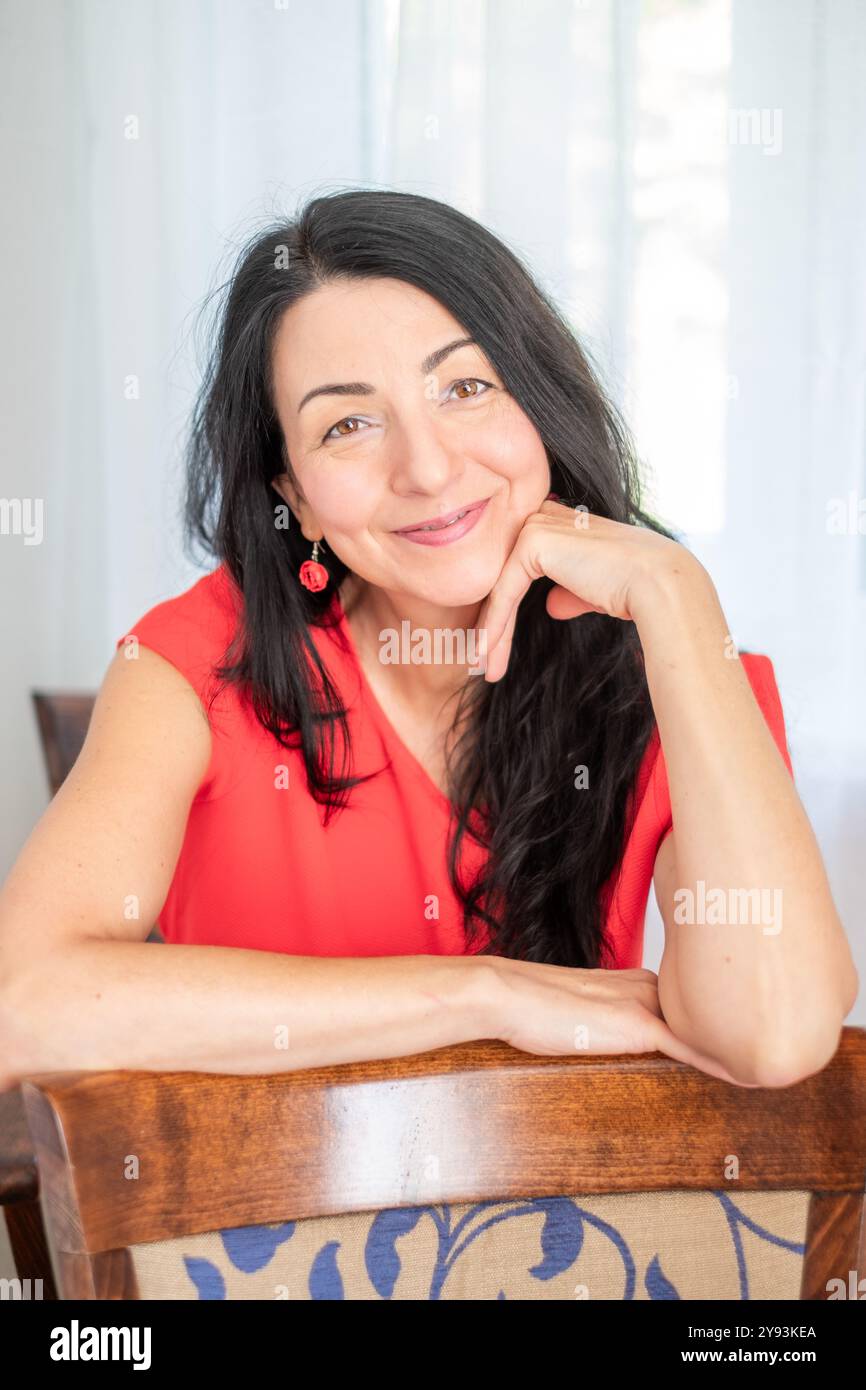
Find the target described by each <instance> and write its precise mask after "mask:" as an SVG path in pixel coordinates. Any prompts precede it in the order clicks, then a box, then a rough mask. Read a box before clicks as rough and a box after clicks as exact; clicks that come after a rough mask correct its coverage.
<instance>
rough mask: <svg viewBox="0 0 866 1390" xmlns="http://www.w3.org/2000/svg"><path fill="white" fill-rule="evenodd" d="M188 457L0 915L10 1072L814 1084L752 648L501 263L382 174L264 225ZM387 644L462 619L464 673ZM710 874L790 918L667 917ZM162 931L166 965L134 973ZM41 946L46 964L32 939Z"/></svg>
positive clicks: (536, 304) (840, 971) (768, 731)
mask: <svg viewBox="0 0 866 1390" xmlns="http://www.w3.org/2000/svg"><path fill="white" fill-rule="evenodd" d="M188 463H189V470H188V494H187V504H186V525H187V539H188V542H189V546H190V551H191V553H193V552H195V551H196V550H197V548H198V547H199V546H203V548H204V551H205V554H206V555H207V557H209V559H210V560H211V561H216V566H215V568H213V569H212V570H211V572H210V573H209V574H207V575H205V576H204V577H203V578H202V579H200V580H199V581H198V582H197V583H196V584H195V585H193V586H192V587H191V588H190V589H188V590H187V591H186V592H185V593H183V594H180V595H178V596H177V597H175V598H172V599H169V600H167V601H166V602H164V603H161V604H158V605H157V606H156V607H155V608H152V609H151V610H149V612H147V613H146V614H145V615H143V616H142V617H141V619H140V620H139V621H138V622H137V623H135V624H134V626H133V627H132V629H131V630H130V631H129V632H128V633H125V634H122V635H121V636H120V637H119V638H118V642H117V646H118V653H117V655H116V657H115V660H114V662H113V663H112V666H111V667H110V669H109V672H108V674H107V676H106V679H105V682H104V685H103V688H102V690H101V692H100V696H99V698H98V700H97V706H96V710H95V712H94V719H93V722H92V725H91V731H90V734H89V735H88V741H87V743H86V745H85V749H84V751H83V753H82V757H81V759H80V760H79V763H78V764H77V765H76V768H75V769H74V770H73V774H72V776H71V777H70V779H68V782H67V784H65V786H64V788H63V789H62V791H61V794H60V796H59V797H58V798H57V800H56V802H55V803H53V805H52V808H51V809H50V812H49V815H48V816H47V817H46V818H45V821H44V823H40V826H39V827H37V831H36V832H35V833H34V837H32V841H31V842H28V846H27V847H25V851H24V852H23V854H22V857H21V859H20V861H19V863H18V864H17V865H16V867H15V870H14V871H13V875H12V877H11V879H10V882H9V884H8V885H7V888H6V889H5V890H4V894H3V896H2V899H0V967H2V965H3V963H4V960H5V961H6V962H7V963H11V962H13V961H16V960H20V959H24V958H25V957H26V959H27V960H28V961H30V962H31V964H30V965H29V966H27V967H21V966H19V967H18V968H17V969H12V968H10V969H9V970H8V972H7V978H8V979H10V980H12V983H11V984H7V986H6V991H5V996H6V998H11V999H13V1000H14V1007H9V1008H7V1009H6V1010H5V1016H6V1017H12V1018H13V1019H17V1020H19V1023H18V1026H17V1030H16V1031H15V1034H14V1037H13V1036H11V1034H10V1035H9V1049H10V1052H11V1053H12V1054H13V1055H15V1056H17V1057H19V1058H23V1059H24V1067H25V1069H30V1070H34V1069H35V1070H42V1069H45V1068H46V1067H48V1068H49V1069H50V1067H51V1066H52V1065H54V1064H56V1063H57V1062H58V1061H60V1060H62V1062H63V1064H64V1065H70V1064H73V1065H75V1064H81V1062H82V1059H83V1058H86V1059H88V1061H87V1064H89V1065H96V1066H100V1065H111V1066H133V1067H134V1066H136V1065H138V1066H141V1065H145V1066H147V1065H151V1066H159V1067H163V1068H175V1067H179V1068H182V1069H183V1068H189V1067H195V1066H199V1067H201V1068H202V1069H209V1070H210V1069H213V1070H239V1071H261V1070H263V1069H271V1070H277V1069H285V1068H286V1067H304V1066H312V1065H319V1064H324V1063H327V1062H337V1061H345V1060H357V1059H360V1058H365V1057H371V1058H379V1057H387V1056H395V1055H405V1054H407V1053H411V1052H413V1051H423V1050H426V1049H428V1048H430V1047H436V1046H442V1045H444V1044H445V1043H447V1042H452V1041H458V1040H460V1039H465V1038H474V1037H498V1038H503V1039H506V1040H507V1041H509V1042H512V1043H513V1045H515V1046H517V1047H521V1048H523V1049H525V1050H526V1051H530V1052H538V1053H547V1054H560V1055H561V1054H568V1053H570V1052H574V1051H575V1050H576V1049H588V1050H589V1051H592V1052H597V1053H622V1052H646V1051H654V1050H662V1051H664V1052H667V1053H668V1054H669V1055H670V1056H672V1057H676V1058H677V1059H679V1060H681V1061H685V1062H689V1063H691V1064H693V1065H696V1066H700V1067H702V1068H704V1069H705V1070H707V1071H710V1072H712V1073H713V1074H714V1075H717V1076H721V1077H724V1078H725V1079H727V1080H729V1081H735V1082H738V1083H740V1084H744V1085H754V1084H787V1082H788V1081H789V1080H791V1079H794V1077H795V1075H796V1074H803V1073H804V1072H808V1071H809V1070H814V1069H817V1068H818V1067H820V1066H822V1065H823V1064H824V1063H825V1062H826V1061H827V1060H828V1058H829V1056H830V1055H831V1054H832V1052H833V1050H834V1049H835V1044H836V1041H837V1039H838V1032H839V1028H840V1026H841V1021H842V1018H843V1017H844V1014H845V1012H846V1011H847V1009H848V1008H850V1007H851V1003H852V1002H853V996H852V989H853V988H854V985H855V982H856V977H855V976H854V974H853V966H852V964H851V959H850V952H849V951H848V947H847V942H846V940H845V936H844V932H843V931H842V928H841V924H840V923H839V922H838V919H837V918H836V916H835V912H834V909H833V904H832V899H831V897H830V893H829V888H828V886H827V884H826V878H825V876H824V874H823V866H822V865H821V860H820V855H819V853H818V851H817V847H816V846H815V844H814V837H812V835H811V830H810V828H809V826H808V822H807V821H806V819H805V815H804V813H803V811H802V807H801V806H800V804H799V800H798V798H797V796H796V792H795V790H794V788H793V782H792V779H791V771H792V769H791V764H790V760H789V758H788V752H787V747H786V744H785V733H784V722H783V718H782V709H781V703H780V700H779V696H778V691H777V689H776V686H775V681H774V679H773V672H772V666H771V663H770V662H769V660H768V658H766V657H758V656H750V655H748V654H743V655H742V656H741V654H739V653H737V652H736V650H732V649H731V643H730V639H729V637H728V634H727V631H726V623H725V621H724V615H723V614H722V613H721V610H720V608H719V605H718V600H717V597H716V595H715V591H714V589H713V586H712V583H711V581H710V579H709V576H708V575H707V574H706V572H705V571H704V570H703V569H702V567H701V566H700V565H699V564H698V563H697V561H696V560H695V559H694V558H693V557H692V556H691V555H690V554H689V553H688V552H687V551H686V550H685V549H684V547H683V546H681V545H680V544H678V543H677V541H676V540H675V539H674V537H673V536H671V535H670V534H669V533H668V532H666V531H665V530H664V529H663V528H662V527H661V526H659V525H658V523H656V522H655V521H654V520H653V519H652V518H650V517H649V516H647V515H646V514H645V513H644V512H643V511H642V509H641V506H640V498H639V488H638V480H637V469H636V466H635V458H634V452H633V449H632V446H631V444H630V442H629V439H628V435H627V432H626V430H625V428H624V426H623V424H622V422H621V421H620V420H619V418H618V416H617V414H616V412H615V410H614V408H613V406H612V405H611V404H610V403H609V402H608V401H607V399H606V398H605V396H604V394H603V392H602V391H601V389H600V387H599V385H598V383H597V382H596V380H595V377H594V375H593V372H592V370H591V368H590V366H589V363H588V361H587V359H586V357H585V355H584V353H583V352H582V350H581V348H580V346H579V344H578V343H577V342H576V340H575V338H574V336H573V334H572V333H571V331H570V330H569V328H568V327H567V325H566V324H565V323H564V321H563V319H562V318H561V317H560V315H559V314H558V312H557V310H556V309H555V307H554V306H553V305H552V304H551V303H550V302H549V300H548V299H547V298H546V297H545V296H544V295H543V294H542V293H541V291H540V290H539V289H538V287H537V286H536V285H535V283H534V281H533V279H532V277H531V276H530V274H529V273H528V271H527V270H526V269H525V268H524V266H523V265H522V264H521V263H520V261H519V260H518V259H517V258H516V257H515V256H514V255H513V254H512V253H511V252H510V251H509V250H508V248H507V247H506V246H505V245H503V243H502V242H501V241H500V240H498V239H497V238H496V237H494V236H493V235H492V234H491V233H490V232H488V231H487V230H486V229H485V228H483V227H482V226H480V225H479V224H478V223H477V222H475V221H473V220H471V219H470V218H468V217H466V216H464V215H463V214H461V213H460V212H458V211H456V210H455V209H454V208H451V207H448V206H447V205H445V204H442V203H438V202H435V201H433V200H431V199H427V198H422V197H417V196H415V195H412V194H405V193H395V192H381V191H352V192H346V193H340V194H334V195H331V196H328V197H320V198H315V199H313V200H312V201H311V202H310V203H308V205H307V206H306V207H305V208H304V209H303V210H302V211H301V213H300V215H299V216H298V217H297V218H296V219H295V220H293V221H291V222H288V223H278V224H276V225H274V226H272V227H270V228H268V229H267V230H266V231H264V232H262V233H260V234H258V235H257V236H256V237H255V238H254V239H253V240H252V241H251V242H250V244H249V245H248V246H247V247H245V248H244V250H243V251H242V253H241V255H240V257H239V260H238V263H237V266H236V268H235V272H234V274H233V276H232V277H231V280H230V282H229V285H228V287H227V294H226V297H225V300H224V302H223V304H222V305H221V319H220V323H219V331H218V333H217V334H216V335H215V338H214V349H213V357H212V360H211V362H210V364H209V366H208V370H207V372H206V376H205V380H204V384H203V386H202V389H201V393H200V396H199V399H198V402H197V406H196V410H195V415H194V419H193V423H192V432H191V439H190V444H189V454H188ZM287 517H288V519H289V524H288V525H286V524H285V522H286V519H287ZM311 562H313V564H314V566H320V567H321V568H314V571H313V577H312V578H311V576H310V569H309V566H310V563H311ZM404 623H408V624H409V628H410V630H411V632H412V633H413V634H418V633H420V634H421V636H422V638H423V637H424V636H426V637H428V638H432V637H433V636H434V635H435V634H437V633H441V632H442V631H447V632H449V633H454V632H457V633H459V634H462V635H463V636H464V637H468V636H469V635H470V634H471V635H473V636H474V635H476V634H477V635H479V636H480V638H482V639H483V640H485V641H486V643H487V650H486V659H485V661H484V662H482V664H481V671H480V673H479V666H478V664H477V662H475V660H474V657H473V655H472V653H474V650H475V649H474V645H473V644H470V643H468V642H466V643H465V644H464V646H463V647H462V650H463V651H464V652H465V653H466V658H467V659H466V660H465V661H456V662H455V661H453V660H449V661H447V662H444V661H437V660H432V661H429V662H423V661H422V662H418V661H416V660H414V659H413V660H411V661H409V662H401V661H396V662H395V661H394V660H393V659H391V656H390V655H389V656H388V657H387V658H386V659H383V644H384V642H386V641H387V639H388V635H389V634H391V633H393V632H394V631H397V630H402V625H403V624H404ZM422 649H423V650H428V651H433V652H435V651H441V650H442V648H441V646H438V645H437V644H436V643H435V642H432V643H427V645H426V646H424V644H423V643H422ZM388 650H389V652H390V650H391V648H390V647H389V648H388ZM413 650H414V648H413ZM482 650H483V646H482ZM663 841H664V843H662V842H663ZM660 847H661V848H660ZM82 866H85V867H84V872H83V873H82ZM654 872H655V874H656V887H657V892H658V894H659V897H660V901H661V902H662V904H663V911H664V914H665V920H666V927H667V929H668V933H669V936H668V941H667V944H666V954H665V960H664V961H663V970H662V972H660V976H659V979H658V980H657V979H656V977H655V976H654V975H653V974H652V972H650V971H646V970H643V969H641V968H640V964H641V955H642V936H643V922H644V912H645V908H646V902H647V897H648V893H649V888H650V885H651V883H652V881H653V874H654ZM698 879H701V880H704V881H706V882H707V883H709V884H710V885H711V886H712V888H713V889H719V888H722V889H724V890H726V891H737V890H738V889H739V888H741V887H750V886H752V880H757V884H758V886H759V887H767V888H774V889H776V888H777V889H779V890H780V892H781V895H782V899H783V900H784V906H785V930H784V931H783V932H781V933H779V934H775V935H772V936H770V935H765V934H761V933H760V927H759V926H755V927H748V926H747V927H743V926H741V925H738V926H737V927H736V929H735V931H736V936H732V935H731V934H730V932H728V931H727V928H726V927H719V928H717V929H713V930H711V931H710V932H708V931H707V928H706V926H702V927H701V928H700V929H698V930H697V931H695V930H691V929H690V928H689V927H687V926H686V927H684V926H683V924H682V922H681V920H679V919H677V920H676V922H675V920H674V915H673V912H672V911H671V909H670V903H671V901H672V900H673V898H674V895H675V893H676V891H677V890H678V889H679V888H681V887H682V886H686V887H688V886H689V885H692V884H694V883H695V882H696V881H697V880H698ZM46 885H47V887H46ZM52 885H54V886H53V887H52ZM70 885H73V887H72V889H70ZM130 895H132V897H134V899H135V904H136V912H135V913H132V914H131V915H126V913H124V916H123V920H122V921H120V920H119V919H118V907H117V904H118V903H121V902H122V903H124V904H125V903H126V902H127V900H128V898H129V897H130ZM49 900H50V901H49ZM157 916H158V917H159V922H160V925H161V927H162V929H163V933H164V935H165V937H166V940H167V941H168V942H169V943H170V944H172V945H174V946H176V947H181V948H182V949H181V950H180V951H177V950H176V951H170V952H165V953H154V952H152V951H147V950H146V949H145V947H144V945H143V944H142V943H143V940H144V937H145V936H146V935H147V932H148V931H149V930H150V927H151V926H152V925H153V922H154V920H155V919H156V917H157ZM35 921H39V922H40V923H51V924H52V925H51V927H50V928H49V927H47V926H43V927H42V928H41V930H42V931H43V935H44V936H45V937H46V939H45V941H44V942H43V944H44V946H45V947H46V949H45V950H44V951H43V952H41V953H40V952H36V953H34V952H33V951H32V949H31V950H28V951H27V952H26V953H25V952H23V951H17V950H16V945H17V944H19V943H20V942H21V940H22V939H23V938H24V937H25V936H27V938H28V940H29V941H30V942H31V946H32V934H33V930H34V922H35ZM82 922H85V923H86V924H87V926H86V928H84V929H82V927H81V925H80V924H81V923H82ZM46 933H48V934H49V935H50V939H49V936H47V935H46ZM750 933H751V934H750ZM130 937H131V938H133V939H134V942H135V944H130V940H129V938H130ZM183 948H196V949H194V950H193V951H192V957H194V959H193V958H191V957H190V955H189V951H188V950H184V949H183ZM201 948H208V949H206V950H205V951H204V952H202V950H201ZM131 949H134V950H136V951H138V952H139V957H138V958H137V959H136V961H135V962H130V958H129V954H128V953H129V951H130V950H131ZM142 952H144V955H143V956H142V954H141V953H142ZM155 955H156V956H158V957H159V959H158V960H155V959H154V956H155ZM326 958H327V959H326ZM370 958H376V960H375V961H371V959H370ZM45 959H48V961H49V966H48V967H45V966H44V964H43V961H44V960H45ZM34 960H38V961H39V962H40V965H39V968H38V969H37V968H36V967H35V966H34V965H33V964H32V962H33V961H34ZM133 965H134V968H132V967H133ZM0 978H2V970H0ZM169 986H171V987H172V988H173V998H174V1001H175V1004H174V1007H173V1009H172V1010H168V1011H162V1010H161V1008H160V1005H161V1002H162V999H163V997H164V992H165V989H166V987H169ZM662 986H663V988H662ZM94 988H95V989H96V991H97V995H96V997H97V998H98V999H99V1000H100V1006H99V1009H98V1010H97V1011H96V1013H95V1015H93V1016H88V1015H87V1014H83V1013H82V1011H81V1009H80V1002H81V1001H80V996H82V995H84V996H86V997H88V998H89V997H90V992H91V991H92V990H93V989H94ZM76 990H77V991H78V995H76ZM663 1005H664V1008H663V1007H662V1006H663ZM58 1011H59V1013H60V1015H62V1019H63V1021H62V1023H59V1024H58V1022H57V1019H58ZM2 1016H3V1015H2V1014H0V1017H2ZM22 1017H26V1018H27V1019H28V1021H29V1025H30V1026H29V1027H26V1028H24V1027H22V1026H21V1024H20V1019H21V1018H22ZM804 1017H805V1018H808V1021H809V1026H808V1027H807V1028H805V1029H804V1028H803V1019H804ZM49 1019H50V1020H52V1024H53V1027H52V1028H51V1029H50V1030H49V1029H48V1027H47V1022H48V1020H49ZM39 1020H41V1021H42V1023H43V1024H44V1025H45V1027H44V1029H43V1031H42V1033H40V1029H39V1028H38V1027H37V1026H36V1024H37V1022H38V1021H39ZM204 1020H211V1021H212V1022H204ZM674 1025H675V1026H674ZM283 1027H288V1029H289V1034H290V1036H291V1038H292V1046H291V1050H290V1052H289V1053H288V1054H287V1053H286V1052H285V1051H282V1050H280V1051H278V1052H276V1055H275V1046H274V1043H273V1041H272V1039H273V1035H274V1030H276V1029H280V1028H283ZM43 1035H44V1037H46V1038H47V1037H48V1036H50V1037H53V1038H61V1039H62V1040H63V1043H62V1048H61V1049H60V1050H61V1052H62V1059H61V1058H59V1057H58V1055H57V1052H58V1046H59V1045H58V1044H54V1045H53V1049H54V1050H53V1051H52V1045H51V1044H50V1043H48V1042H47V1041H43V1042H42V1044H41V1050H36V1051H34V1048H35V1044H34V1043H33V1041H32V1039H33V1037H34V1036H43ZM22 1039H27V1041H22ZM28 1048H29V1049H30V1050H29V1051H28ZM70 1054H74V1055H70Z"/></svg>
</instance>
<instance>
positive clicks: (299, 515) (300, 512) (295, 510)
mask: <svg viewBox="0 0 866 1390" xmlns="http://www.w3.org/2000/svg"><path fill="white" fill-rule="evenodd" d="M271 487H272V488H273V489H274V491H275V492H276V493H277V495H278V496H279V497H281V498H282V500H283V501H284V502H285V503H286V504H287V505H288V507H289V509H290V511H291V513H292V515H293V517H294V518H295V521H297V523H298V525H299V526H300V528H301V531H302V532H303V534H304V535H305V536H306V537H307V539H308V540H314V539H321V532H316V520H315V517H314V516H313V513H312V511H311V509H310V506H309V504H308V502H307V501H306V499H305V498H304V497H303V496H302V495H301V492H300V489H299V488H298V485H297V483H296V482H295V480H294V478H293V477H292V475H291V473H279V474H277V476H276V478H271ZM310 533H315V534H310Z"/></svg>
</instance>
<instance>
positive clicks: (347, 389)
mask: <svg viewBox="0 0 866 1390" xmlns="http://www.w3.org/2000/svg"><path fill="white" fill-rule="evenodd" d="M462 347H478V343H476V341H475V339H474V338H455V339H454V341H453V343H446V344H445V346H444V347H441V348H437V349H436V351H435V352H431V353H430V355H429V357H425V358H424V361H423V362H422V363H421V374H422V376H427V374H428V373H429V372H434V371H435V370H436V368H437V367H438V366H439V364H440V362H444V360H445V358H446V357H448V355H449V354H450V353H452V352H456V351H457V349H458V348H462ZM375 393H376V387H375V386H371V385H370V383H369V382H368V381H343V382H329V383H328V385H327V386H314V387H313V389H312V391H308V392H307V394H306V395H305V396H304V399H303V400H302V401H301V404H300V405H299V406H298V414H299V415H300V413H301V411H302V410H303V408H304V406H305V405H306V404H307V401H311V400H312V399H313V397H314V396H373V395H375Z"/></svg>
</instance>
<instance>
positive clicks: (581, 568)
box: [477, 499, 707, 681]
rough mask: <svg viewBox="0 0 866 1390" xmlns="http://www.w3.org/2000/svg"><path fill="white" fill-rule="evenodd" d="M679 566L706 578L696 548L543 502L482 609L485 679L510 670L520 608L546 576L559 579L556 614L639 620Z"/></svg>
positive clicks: (552, 602)
mask: <svg viewBox="0 0 866 1390" xmlns="http://www.w3.org/2000/svg"><path fill="white" fill-rule="evenodd" d="M679 572H682V573H686V572H688V573H689V574H691V573H694V574H695V575H696V576H697V575H698V574H701V575H702V576H703V577H704V578H706V577H707V575H706V571H705V570H704V569H703V566H702V565H701V564H700V563H699V561H697V560H696V559H695V557H694V555H692V554H691V552H690V551H688V550H686V549H685V547H684V546H682V545H680V544H679V543H678V542H677V541H672V540H669V539H668V537H667V536H661V535H659V534H658V532H657V531H651V530H649V529H648V528H646V527H644V526H631V525H626V524H625V523H623V522H620V521H610V520H609V519H608V518H607V517H603V516H597V515H596V514H595V513H594V512H590V511H587V510H586V509H585V508H577V509H576V508H574V507H568V506H565V505H564V504H563V503H562V502H553V501H550V500H549V499H548V500H545V501H544V502H542V504H541V507H540V509H539V511H537V512H533V513H532V514H531V515H530V516H528V517H527V518H526V521H525V522H524V524H523V527H522V529H521V531H520V534H519V535H518V537H517V540H516V542H515V544H514V548H513V549H512V551H511V554H510V555H509V556H508V559H507V560H506V562H505V564H504V565H503V567H502V571H501V573H500V575H499V578H498V579H497V581H496V583H495V584H494V586H493V588H492V589H491V591H490V593H489V594H488V596H487V598H486V600H485V602H484V605H483V607H482V609H481V613H480V614H479V619H478V623H477V628H478V630H479V631H480V632H481V633H482V634H484V633H486V639H485V638H484V637H482V641H485V640H486V648H485V647H484V646H482V648H481V650H482V652H483V651H485V650H486V666H484V668H483V669H484V675H485V678H486V679H487V680H488V681H497V680H500V679H501V678H502V676H504V675H505V672H506V670H507V668H508V659H509V656H510V653H511V642H512V638H513V635H514V625H515V623H516V621H517V610H518V607H519V605H520V602H521V600H522V598H523V596H524V594H525V593H526V591H527V589H528V588H529V586H530V585H531V584H532V583H533V582H534V581H535V580H536V579H541V578H542V576H543V575H547V577H548V578H549V579H552V580H553V581H554V585H555V587H554V588H553V589H551V590H550V593H549V594H548V595H547V601H546V608H547V611H548V613H549V614H550V616H551V618H563V619H564V618H576V617H578V616H579V615H580V614H582V613H606V614H608V615H609V616H610V617H612V618H621V619H623V620H624V621H625V622H638V616H637V614H638V611H639V609H640V605H641V602H642V599H643V597H644V596H645V595H647V594H648V593H649V590H650V586H651V585H653V584H658V582H659V581H660V580H661V579H663V578H665V577H667V576H671V575H674V574H677V573H679Z"/></svg>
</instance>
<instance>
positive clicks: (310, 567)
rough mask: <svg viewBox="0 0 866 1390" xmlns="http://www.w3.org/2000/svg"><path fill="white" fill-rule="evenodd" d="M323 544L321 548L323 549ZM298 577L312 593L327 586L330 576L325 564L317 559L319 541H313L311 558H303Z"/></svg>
mask: <svg viewBox="0 0 866 1390" xmlns="http://www.w3.org/2000/svg"><path fill="white" fill-rule="evenodd" d="M324 548H325V547H324V545H323V546H322V549H323V550H324ZM298 578H299V579H300V581H301V583H302V584H303V586H304V588H305V589H310V590H312V592H313V593H314V594H317V593H319V591H320V590H321V589H325V588H327V585H328V582H329V580H330V578H331V576H330V575H329V574H328V571H327V570H326V569H325V566H324V565H323V564H321V563H320V561H319V542H318V541H313V558H312V560H305V561H304V563H303V564H302V565H301V568H300V570H299V571H298Z"/></svg>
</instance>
